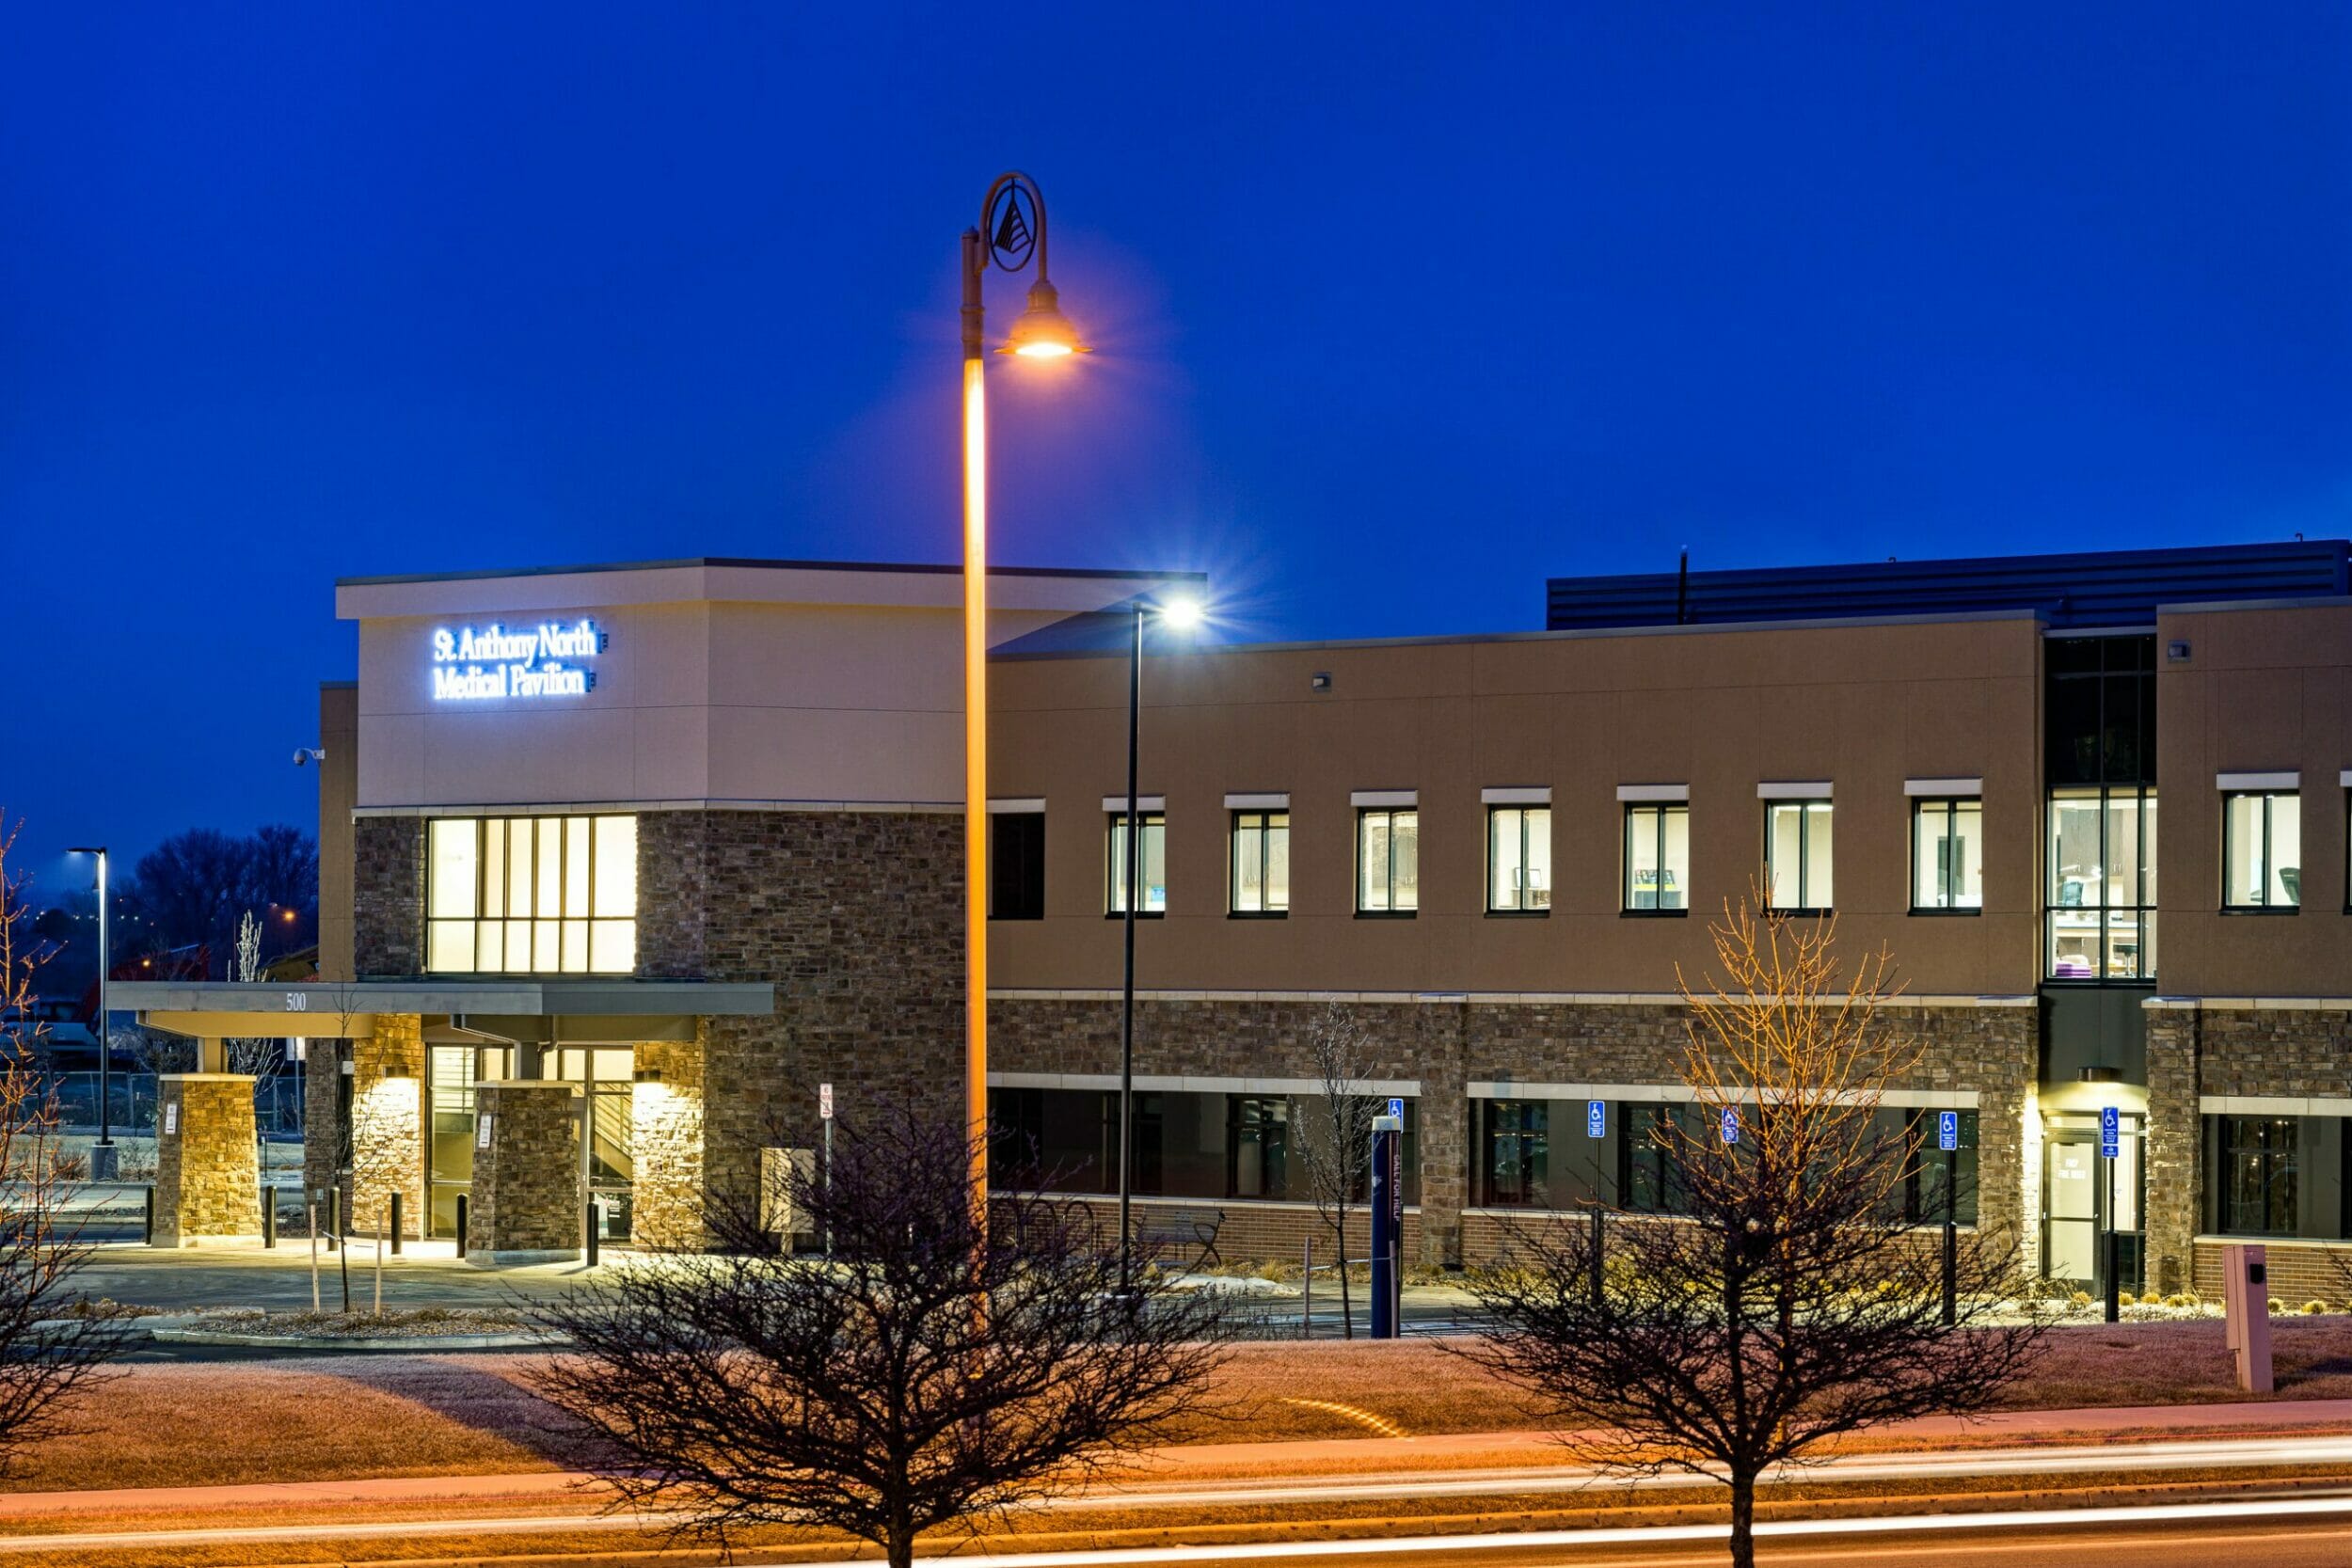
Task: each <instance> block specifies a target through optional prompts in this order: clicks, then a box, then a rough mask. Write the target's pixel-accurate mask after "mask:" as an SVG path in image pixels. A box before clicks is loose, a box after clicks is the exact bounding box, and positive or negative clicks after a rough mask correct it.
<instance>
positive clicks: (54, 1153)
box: [0, 813, 122, 1476]
mask: <svg viewBox="0 0 2352 1568" xmlns="http://www.w3.org/2000/svg"><path fill="white" fill-rule="evenodd" d="M17 832H18V825H16V824H12V823H10V822H9V821H8V818H7V816H6V815H5V814H4V813H0V1476H6V1475H8V1474H9V1473H10V1472H11V1471H13V1470H14V1468H15V1466H16V1463H17V1461H18V1460H19V1459H20V1458H21V1457H22V1455H23V1453H24V1450H25V1449H27V1448H28V1447H30V1446H31V1445H33V1444H35V1443H38V1442H40V1441H42V1440H43V1439H45V1438H49V1437H54V1436H57V1435H59V1434H61V1433H64V1432H66V1431H68V1430H70V1427H69V1425H68V1423H69V1421H70V1419H71V1416H72V1405H73V1402H74V1401H75V1400H76V1399H77V1398H78V1397H79V1396H81V1395H83V1394H86V1393H87V1392H88V1391H89V1390H90V1389H91V1388H92V1387H93V1386H95V1385H96V1383H97V1382H98V1381H99V1380H100V1379H101V1378H102V1377H103V1369H104V1365H105V1363H106V1361H107V1360H108V1359H109V1358H110V1357H112V1356H113V1355H114V1354H116V1353H117V1352H118V1351H119V1349H120V1348H121V1345H122V1328H121V1323H120V1321H119V1316H118V1315H117V1314H115V1313H114V1312H112V1311H109V1310H94V1309H91V1308H90V1307H88V1306H87V1304H86V1303H85V1304H80V1307H81V1309H80V1311H79V1313H78V1315H77V1314H76V1312H75V1307H76V1305H77V1302H76V1297H75V1293H74V1291H73V1288H72V1287H73V1276H74V1275H75V1274H76V1273H77V1272H78V1271H79V1270H80V1268H81V1266H82V1264H83V1262H84V1261H85V1259H87V1258H88V1256H89V1248H88V1245H87V1243H84V1242H83V1241H82V1240H81V1239H80V1237H79V1235H78V1233H77V1231H78V1227H75V1226H72V1225H70V1224H68V1223H67V1222H66V1218H65V1210H66V1202H67V1198H68V1196H70V1186H69V1182H68V1180H67V1176H66V1172H65V1170H64V1169H63V1168H62V1167H61V1162H60V1159H59V1149H58V1147H57V1104H56V1098H55V1096H54V1095H53V1094H52V1093H51V1092H50V1090H49V1088H48V1085H47V1084H46V1082H45V1081H44V1080H43V1078H42V1075H41V1072H40V1059H39V1052H40V1042H41V1035H42V1033H43V1031H44V1029H45V1027H46V1026H45V1025H44V1024H43V1023H41V1022H40V1020H39V1019H38V1018H37V1017H36V1016H35V1013H34V1009H33V997H34V991H33V982H34V978H35V975H36V973H37V972H38V970H39V969H40V960H41V950H40V947H39V946H38V945H37V944H34V943H31V942H27V941H24V940H21V937H22V932H21V930H20V927H24V929H27V930H28V929H29V918H30V911H28V910H27V909H26V907H25V898H24V888H25V881H26V879H25V878H24V877H23V876H21V875H17V874H14V873H12V872H10V870H9V869H8V851H9V849H10V848H12V847H14V846H15V843H16V836H17Z"/></svg>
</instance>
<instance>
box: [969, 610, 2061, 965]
mask: <svg viewBox="0 0 2352 1568" xmlns="http://www.w3.org/2000/svg"><path fill="white" fill-rule="evenodd" d="M2040 656H2041V647H2040V638H2039V628H2038V626H2037V624H2036V623H2035V622H2033V621H2032V620H2030V619H2024V618H2010V619H1999V620H1982V621H1965V622H1942V623H1935V624H1920V625H1897V626H1839V627H1827V628H1819V627H1815V628H1778V629H1770V630H1756V631H1705V632H1695V631H1694V632H1675V633H1665V634H1647V635H1623V636H1596V637H1536V638H1527V639H1505V640H1497V641H1459V642H1451V643H1446V642H1436V643H1406V644H1386V645H1382V644H1372V645H1356V646H1345V645H1336V646H1322V647H1300V648H1283V649H1243V650H1237V651H1232V652H1209V653H1203V654H1196V655H1191V656H1184V657H1178V656H1166V657H1154V658H1153V659H1152V660H1151V661H1150V662H1149V664H1148V665H1147V669H1146V673H1145V679H1144V706H1145V711H1144V719H1143V729H1142V747H1141V750H1142V768H1141V773H1142V777H1141V781H1140V784H1141V788H1142V790H1143V791H1144V792H1145V793H1147V794H1156V795H1165V796H1166V797H1167V799H1168V876H1169V892H1168V916H1167V918H1166V919H1165V920H1158V921H1148V922H1144V923H1142V925H1143V928H1142V930H1141V931H1140V934H1139V935H1138V938H1137V949H1138V958H1137V961H1138V965H1139V966H1140V968H1141V970H1142V973H1143V974H1145V975H1147V976H1148V983H1149V984H1150V985H1152V986H1153V987H1155V988H1176V989H1182V988H1219V989H1229V990H1248V989H1254V988H1264V989H1276V990H1295V989H1307V988H1312V989H1343V990H1380V991H1397V990H1471V991H1483V990H1502V991H1524V990H1543V991H1563V990H1588V991H1590V990H1597V991H1645V992H1648V991H1667V990H1673V989H1674V984H1675V970H1676V965H1677V963H1679V964H1681V965H1682V966H1683V967H1684V968H1685V969H1686V970H1691V969H1693V968H1695V967H1697V966H1702V965H1704V964H1705V963H1706V962H1707V961H1708V958H1709V953H1708V944H1707V929H1706V926H1707V923H1706V919H1705V918H1704V917H1705V915H1706V914H1707V913H1708V912H1709V911H1715V910H1717V909H1718V908H1719V907H1720V905H1721V903H1722V901H1723V900H1724V898H1725V897H1726V896H1737V895H1740V894H1742V893H1744V892H1745V891H1746V889H1747V887H1748V885H1749V879H1750V878H1751V877H1753V876H1755V875H1756V874H1757V872H1758V871H1759V870H1760V867H1761V857H1762V841H1763V807H1762V804H1761V803H1760V802H1759V801H1758V800H1757V798H1756V786H1757V784H1759V783H1763V782H1766V781H1797V780H1820V779H1827V780H1831V781H1833V782H1834V784H1835V786H1836V794H1835V797H1834V798H1835V800H1836V808H1837V809H1836V906H1837V909H1838V911H1839V913H1840V916H1841V920H1842V925H1841V928H1840V929H1841V940H1842V942H1844V943H1845V945H1846V946H1847V949H1848V950H1849V951H1857V950H1859V949H1861V948H1863V947H1866V946H1870V947H1875V946H1876V945H1878V944H1879V943H1881V942H1884V943H1885V944H1886V945H1887V946H1888V947H1889V948H1891V949H1892V950H1893V951H1894V953H1895V956H1896V957H1897V958H1898V959H1899V962H1900V965H1901V968H1902V971H1903V973H1904V974H1905V975H1906V976H1907V977H1908V979H1909V980H1910V983H1911V985H1912V988H1913V989H1914V990H1916V991H1921V992H1929V993H1951V994H1975V993H1983V992H1998V993H2016V992H2022V991H2026V990H2031V989H2032V988H2033V987H2034V985H2035V983H2036V981H2037V979H2038V978H2039V967H2038V955H2039V947H2038V942H2039V937H2038V932H2039V923H2040V901H2039V897H2038V887H2039V879H2038V878H2039V873H2038V869H2037V867H2038V860H2037V847H2038V841H2039V836H2040V827H2039V823H2040V804H2041V796H2042V781H2041V768H2040V762H2039V745H2040V727H2041V726H2040V712H2041V705H2040V689H2039V688H2040V681H2039V673H2038V672H2039V668H2040ZM1321 671H1327V672H1329V673H1330V674H1331V676H1332V686H1331V689H1330V690H1329V691H1327V692H1320V693H1319V692H1315V691H1313V690H1311V689H1310V680H1311V676H1312V675H1313V674H1314V673H1317V672H1321ZM1126 673H1127V672H1126V664H1125V660H1124V659H1122V658H1090V659H1073V658H1055V659H1007V660H1000V661H998V663H997V665H996V666H995V671H994V683H995V684H994V687H993V707H994V710H995V712H994V732H993V735H994V738H993V743H992V750H991V753H990V757H991V770H990V793H991V794H992V795H993V796H998V797H1040V796H1041V797H1044V798H1045V799H1046V800H1047V816H1046V835H1047V836H1046V881H1047V894H1046V916H1047V918H1046V919H1044V920H1042V921H1038V922H999V923H997V924H996V925H995V926H994V927H993V928H992V936H991V942H992V943H993V948H992V962H991V971H992V973H991V980H992V983H993V985H995V986H998V987H1010V988H1028V987H1076V986H1102V985H1106V984H1116V983H1117V980H1118V975H1119V941H1120V933H1119V926H1118V923H1117V922H1114V921H1109V920H1105V919H1104V914H1103V887H1104V813H1103V810H1102V804H1103V798H1104V796H1107V795H1113V794H1119V793H1122V792H1123V791H1124V789H1125V787H1126V781H1125V767H1126V750H1125V747H1126V739H1125V726H1126ZM1949 776H1968V777H1975V776H1981V777H1982V778H1983V780H1984V801H1985V816H1986V824H1985V837H1986V850H1985V873H1984V882H1985V902H1986V908H1985V912H1984V913H1983V914H1982V915H1981V916H1980V917H1977V918H1915V917H1912V916H1911V915H1909V914H1908V913H1907V911H1908V909H1909V904H1910V887H1909V881H1908V875H1909V873H1908V863H1909V844H1910V815H1909V811H1910V808H1909V802H1908V801H1907V800H1906V799H1905V797H1904V794H1903V784H1904V780H1905V779H1906V778H1914V777H1917V778H1929V777H1949ZM1653 783H1663V784H1688V785H1689V786H1690V790H1691V806H1692V816H1691V823H1692V882H1693V890H1692V918H1689V919H1686V920H1680V921H1674V920H1643V919H1626V918H1623V917H1622V916H1621V915H1620V913H1619V896H1618V878H1619V868H1620V850H1619V845H1618V839H1619V834H1620V832H1622V824H1623V816H1622V808H1621V807H1620V805H1619V804H1618V801H1617V799H1616V788H1617V786H1618V785H1619V784H1653ZM1503 785H1549V787H1550V788H1551V790H1552V856H1553V875H1554V882H1555V888H1556V891H1555V893H1554V897H1553V909H1552V913H1551V914H1550V915H1549V917H1548V918H1545V919H1541V920H1513V919H1488V918H1486V914H1485V903H1484V881H1483V879H1484V875H1485V862H1486V808H1485V807H1484V806H1483V805H1482V804H1481V802H1480V799H1479V792H1480V790H1481V789H1482V788H1485V787H1488V786H1503ZM1406 788H1409V789H1417V790H1418V791H1419V792H1420V810H1421V875H1422V892H1421V912H1420V915H1419V917H1418V918H1416V919H1414V920H1412V921H1409V922H1406V921H1359V920H1357V919H1356V918H1354V900H1353V874H1354V873H1353V866H1354V856H1355V813H1354V810H1353V808H1352V807H1351V806H1350V804H1349V799H1348V797H1349V792H1350V791H1352V790H1359V789H1406ZM1274 790H1286V791H1288V792H1289V793H1290V795H1291V866H1292V872H1291V877H1292V909H1291V914H1290V917H1289V918H1288V919H1287V920H1282V921H1235V920H1229V919H1228V918H1227V917H1226V911H1225V898H1226V856H1227V852H1228V851H1227V834H1228V823H1227V814H1226V811H1225V808H1224V800H1223V798H1224V796H1225V794H1226V793H1227V792H1228V791H1274Z"/></svg>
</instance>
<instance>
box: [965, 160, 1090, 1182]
mask: <svg viewBox="0 0 2352 1568" xmlns="http://www.w3.org/2000/svg"><path fill="white" fill-rule="evenodd" d="M1032 260H1034V261H1036V262H1037V281H1036V282H1035V283H1033V284H1031V285H1030V286H1029V304H1028V309H1025V310H1024V311H1023V312H1022V313H1021V315H1020V317H1019V318H1018V319H1017V320H1015V321H1014V323H1013V324H1012V330H1011V331H1010V332H1009V333H1008V334H1007V335H1006V338H1005V345H1004V347H1003V348H1002V349H1000V350H999V351H998V352H999V353H1003V354H1013V355H1019V356H1021V357H1023V358H1025V359H1059V358H1065V357H1067V356H1070V355H1073V354H1083V353H1085V352H1087V349H1086V344H1085V343H1084V342H1082V341H1080V340H1079V337H1078V332H1077V329H1076V328H1075V327H1073V326H1072V325H1071V324H1070V320H1069V318H1068V317H1066V316H1064V315H1063V314H1062V313H1061V306H1060V304H1059V298H1060V296H1059V295H1058V294H1057V293H1056V291H1055V289H1054V285H1053V284H1052V283H1051V282H1050V281H1048V280H1047V278H1046V276H1045V198H1043V197H1042V196H1041V194H1039V191H1038V188H1037V182H1036V181H1034V180H1032V179H1030V178H1029V177H1028V176H1027V175H1025V174H1023V173H1020V172H1019V171H1017V170H1015V171H1012V172H1009V173H1005V174H1000V175H998V176H997V177H996V178H995V180H994V181H993V182H991V184H990V185H989V187H988V194H987V195H986V196H984V197H982V198H980V227H979V228H977V229H967V230H964V231H963V262H962V273H963V307H962V320H963V840H964V843H963V882H964V916H963V1028H964V1061H963V1066H964V1090H963V1092H964V1122H965V1130H966V1136H967V1137H968V1138H969V1139H970V1141H971V1145H972V1203H973V1207H974V1210H975V1212H977V1214H979V1215H980V1217H981V1222H982V1223H983V1224H985V1223H986V1217H987V1214H988V390H987V378H986V376H985V375H983V374H982V369H983V367H984V366H985V365H986V364H987V362H988V356H987V349H986V344H985V342H984V340H983V336H982V332H981V322H982V315H983V312H982V309H981V304H980V284H981V282H982V280H984V279H985V278H986V277H988V269H989V268H990V267H991V266H997V267H1002V268H1003V269H1004V270H1005V271H1007V272H1013V273H1017V272H1022V271H1025V270H1026V268H1027V267H1028V265H1029V262H1030V261H1032Z"/></svg>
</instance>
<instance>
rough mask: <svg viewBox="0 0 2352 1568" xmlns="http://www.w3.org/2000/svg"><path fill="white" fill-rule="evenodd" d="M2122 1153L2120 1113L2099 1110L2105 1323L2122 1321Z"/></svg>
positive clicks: (2108, 1107) (2110, 1108)
mask: <svg viewBox="0 0 2352 1568" xmlns="http://www.w3.org/2000/svg"><path fill="white" fill-rule="evenodd" d="M2122 1152H2123V1113H2122V1111H2120V1110H2118V1109H2117V1108H2116V1107H2114V1106H2112V1105H2103V1106H2101V1107H2100V1108H2099V1162H2100V1164H2101V1166H2102V1167H2103V1168H2104V1169H2105V1171H2106V1200H2105V1202H2104V1203H2103V1205H2102V1207H2101V1212H2100V1219H2101V1221H2102V1222H2103V1223H2102V1225H2101V1227H2100V1234H2099V1272H2100V1275H2101V1276H2102V1278H2101V1282H2100V1295H2101V1299H2102V1300H2103V1301H2105V1303H2106V1320H2107V1322H2109V1323H2121V1322H2122V1320H2123V1241H2122V1237H2121V1236H2120V1235H2118V1234H2117V1233H2116V1229H2115V1162H2116V1160H2117V1159H2118V1158H2119V1157H2120V1156H2121V1155H2122Z"/></svg>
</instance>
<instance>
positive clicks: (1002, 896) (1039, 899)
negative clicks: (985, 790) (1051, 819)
mask: <svg viewBox="0 0 2352 1568" xmlns="http://www.w3.org/2000/svg"><path fill="white" fill-rule="evenodd" d="M1015 822H1018V823H1021V824H1023V827H1022V828H1021V829H1020V830H1019V831H1020V832H1023V833H1025V834H1031V835H1033V836H1032V837H1030V838H1029V839H1027V840H1026V841H1025V843H1024V844H1022V845H1018V846H1015V847H1014V849H1015V850H1016V852H1018V853H1019V859H1021V860H1022V861H1023V862H1024V863H1029V862H1031V861H1032V860H1033V861H1034V864H1035V870H1034V871H1033V872H1032V873H1029V874H1026V875H1025V876H1024V877H1023V878H1022V879H1021V885H1016V884H1015V883H1014V882H1013V879H1010V878H1008V877H1006V876H1004V875H1003V874H1002V871H1003V867H1004V864H1005V861H1006V859H1007V854H1006V844H1005V838H1004V835H1006V834H1008V833H1009V832H1013V831H1014V830H1013V829H1012V827H1011V826H1010V825H1011V824H1012V823H1015ZM1032 848H1033V849H1034V854H1033V855H1032V854H1030V853H1028V852H1027V851H1029V850H1031V849H1032ZM1009 888H1013V889H1015V891H1018V892H1020V893H1022V894H1024V895H1025V896H1023V897H1022V898H1021V899H1020V903H1019V906H1018V907H1017V908H1012V907H1009V905H1010V903H1011V894H1010V893H1009V891H1008V889H1009ZM988 918H989V919H991V920H1042V919H1044V918H1045V814H1044V813H1043V812H1041V811H997V812H991V813H989V814H988Z"/></svg>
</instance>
